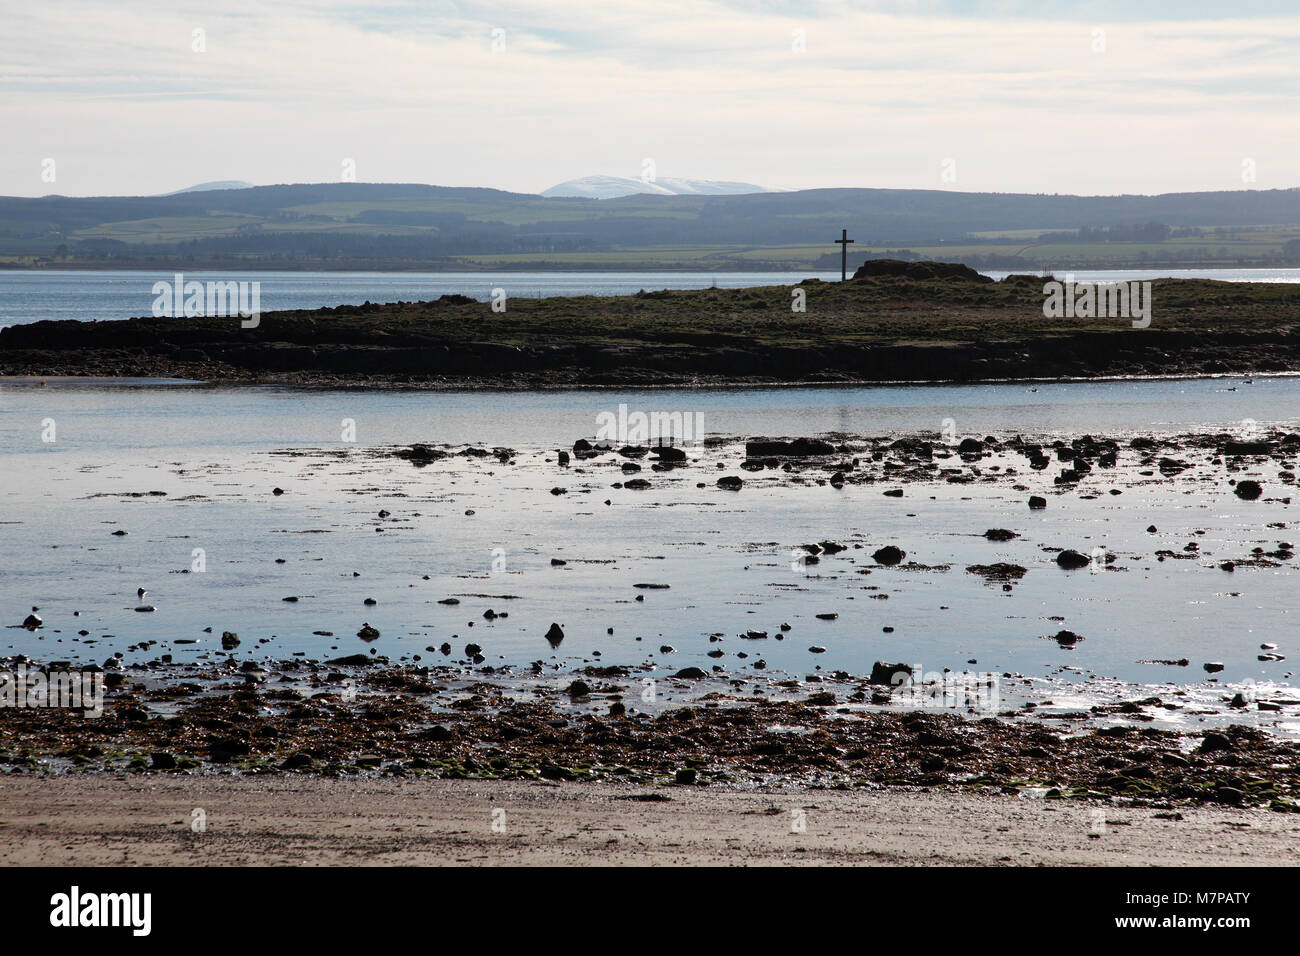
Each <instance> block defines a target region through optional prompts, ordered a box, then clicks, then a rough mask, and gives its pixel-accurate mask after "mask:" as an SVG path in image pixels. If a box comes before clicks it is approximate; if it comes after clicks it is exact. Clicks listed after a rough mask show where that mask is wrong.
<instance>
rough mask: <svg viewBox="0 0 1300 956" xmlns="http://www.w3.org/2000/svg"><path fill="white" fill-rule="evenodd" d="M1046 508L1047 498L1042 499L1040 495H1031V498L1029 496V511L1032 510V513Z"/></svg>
mask: <svg viewBox="0 0 1300 956" xmlns="http://www.w3.org/2000/svg"><path fill="white" fill-rule="evenodd" d="M1046 507H1047V499H1046V498H1040V497H1039V496H1038V495H1030V496H1029V510H1030V511H1041V510H1042V509H1044V508H1046Z"/></svg>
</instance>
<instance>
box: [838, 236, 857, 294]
mask: <svg viewBox="0 0 1300 956" xmlns="http://www.w3.org/2000/svg"><path fill="white" fill-rule="evenodd" d="M852 241H853V240H852V239H850V238H849V231H848V230H847V229H841V230H840V238H838V239H836V240H835V244H836V245H838V246H839V247H840V281H841V282H843V281H844V280H845V279H847V278H848V275H849V243H850V242H852Z"/></svg>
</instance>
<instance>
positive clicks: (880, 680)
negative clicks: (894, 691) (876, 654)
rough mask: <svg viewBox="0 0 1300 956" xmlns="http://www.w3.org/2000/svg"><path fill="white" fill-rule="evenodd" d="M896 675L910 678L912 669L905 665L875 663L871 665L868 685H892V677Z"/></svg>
mask: <svg viewBox="0 0 1300 956" xmlns="http://www.w3.org/2000/svg"><path fill="white" fill-rule="evenodd" d="M898 674H906V675H907V676H908V677H911V676H912V668H911V667H910V666H908V665H907V664H886V663H884V662H883V661H876V662H875V663H874V664H872V665H871V678H870V683H872V684H886V685H893V684H894V683H895V681H894V677H895V676H896V675H898Z"/></svg>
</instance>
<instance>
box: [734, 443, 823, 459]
mask: <svg viewBox="0 0 1300 956" xmlns="http://www.w3.org/2000/svg"><path fill="white" fill-rule="evenodd" d="M833 454H835V446H834V445H832V444H831V443H830V442H828V441H822V440H820V439H817V438H796V439H795V440H794V441H748V442H745V457H746V458H767V457H769V456H778V457H784V458H807V457H810V456H813V455H833Z"/></svg>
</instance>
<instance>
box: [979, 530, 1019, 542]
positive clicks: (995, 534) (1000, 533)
mask: <svg viewBox="0 0 1300 956" xmlns="http://www.w3.org/2000/svg"><path fill="white" fill-rule="evenodd" d="M984 537H986V538H988V539H989V540H990V541H1010V540H1011V539H1012V538H1018V537H1020V535H1018V534H1016V533H1015V532H1014V531H1008V530H1007V529H1006V528H989V530H987V531H985V532H984Z"/></svg>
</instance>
